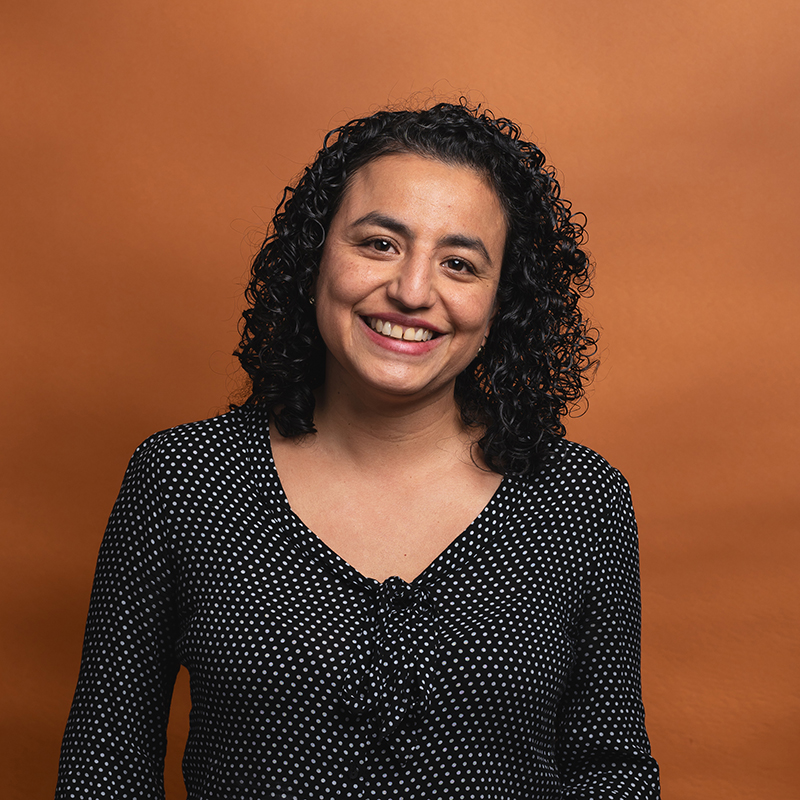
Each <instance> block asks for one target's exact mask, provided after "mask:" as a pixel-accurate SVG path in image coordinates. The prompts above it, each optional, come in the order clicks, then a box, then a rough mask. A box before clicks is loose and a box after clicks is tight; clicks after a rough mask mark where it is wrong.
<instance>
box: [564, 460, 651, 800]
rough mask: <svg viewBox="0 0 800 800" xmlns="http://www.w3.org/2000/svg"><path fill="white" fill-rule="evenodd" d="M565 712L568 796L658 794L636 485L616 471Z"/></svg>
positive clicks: (608, 799) (642, 799)
mask: <svg viewBox="0 0 800 800" xmlns="http://www.w3.org/2000/svg"><path fill="white" fill-rule="evenodd" d="M599 516H600V517H601V529H600V531H599V541H598V544H597V548H596V553H595V562H594V567H593V569H592V570H591V573H590V577H589V579H588V585H587V590H586V600H585V604H584V607H583V614H582V617H581V624H580V627H579V630H578V636H577V643H576V647H577V653H576V662H575V666H574V669H573V671H572V674H571V679H570V683H569V685H568V688H567V692H566V693H565V695H564V697H563V699H562V703H561V707H560V713H559V725H558V758H559V767H560V772H561V774H562V776H563V782H564V795H563V796H564V798H572V800H578V799H579V798H580V800H617V798H625V799H626V800H658V798H659V796H660V791H659V775H658V765H657V764H656V762H655V760H654V759H653V758H652V756H651V755H650V744H649V741H648V738H647V733H646V731H645V726H644V708H643V706H642V697H641V670H640V635H641V632H640V631H641V601H640V594H639V551H638V539H637V530H636V520H635V519H634V515H633V507H632V504H631V498H630V491H629V489H628V484H627V483H626V481H625V479H624V478H623V477H622V475H621V474H620V473H619V472H617V471H616V470H613V473H612V480H611V482H610V486H609V488H608V489H607V499H606V500H605V501H604V502H603V509H602V511H601V513H599Z"/></svg>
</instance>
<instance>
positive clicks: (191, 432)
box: [131, 408, 269, 478]
mask: <svg viewBox="0 0 800 800" xmlns="http://www.w3.org/2000/svg"><path fill="white" fill-rule="evenodd" d="M255 452H260V453H268V452H269V427H268V421H267V417H266V414H265V413H264V412H262V411H261V410H259V409H255V408H237V409H234V410H232V411H229V412H227V413H225V414H221V415H219V416H217V417H212V418H210V419H204V420H199V421H197V422H189V423H185V424H183V425H178V426H176V427H174V428H167V429H166V430H163V431H159V432H158V433H154V434H153V435H152V436H150V437H148V438H147V439H146V440H145V441H144V442H142V444H141V445H139V447H138V448H137V449H136V451H135V452H134V454H133V458H132V459H131V465H132V467H135V466H137V465H143V466H146V468H147V470H148V471H149V472H151V474H160V475H161V476H162V477H165V478H166V477H168V476H175V475H180V476H182V477H184V478H185V477H187V476H190V475H192V474H195V475H199V474H205V475H208V474H209V472H210V471H213V472H219V471H220V470H222V469H223V468H224V467H225V465H227V464H231V463H235V464H240V465H241V464H244V463H246V462H247V461H249V460H250V456H251V454H252V453H255Z"/></svg>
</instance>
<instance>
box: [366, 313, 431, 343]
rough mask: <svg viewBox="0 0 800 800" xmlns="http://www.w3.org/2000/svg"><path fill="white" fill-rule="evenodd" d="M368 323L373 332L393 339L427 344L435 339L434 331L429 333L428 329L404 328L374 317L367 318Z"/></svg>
mask: <svg viewBox="0 0 800 800" xmlns="http://www.w3.org/2000/svg"><path fill="white" fill-rule="evenodd" d="M367 322H368V323H369V326H370V328H372V330H374V331H377V332H378V333H380V334H381V335H382V336H389V337H391V338H392V339H403V340H404V341H406V342H427V341H428V340H430V339H432V338H433V331H429V330H428V329H427V328H404V327H403V326H402V325H392V323H391V322H384V321H383V320H380V319H375V318H374V317H367Z"/></svg>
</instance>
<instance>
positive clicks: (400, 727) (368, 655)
mask: <svg viewBox="0 0 800 800" xmlns="http://www.w3.org/2000/svg"><path fill="white" fill-rule="evenodd" d="M374 609H375V614H374V617H373V626H372V629H371V630H367V631H366V632H365V635H366V641H365V643H364V647H360V648H357V650H356V652H357V654H358V655H357V656H356V659H355V661H354V662H353V664H352V665H351V667H350V670H349V673H348V674H347V676H346V678H345V683H344V687H343V690H342V699H343V700H344V702H345V704H346V705H347V707H348V708H349V709H350V710H351V711H352V712H354V713H356V714H359V715H361V714H364V715H368V716H369V717H371V718H372V719H373V721H374V724H375V729H376V733H377V736H378V739H379V741H385V742H386V744H387V745H388V747H389V748H390V749H391V750H392V752H393V753H394V755H396V756H397V757H398V758H400V759H401V760H406V759H408V758H410V757H411V756H412V755H413V753H414V751H416V750H417V749H419V744H418V742H417V737H416V728H417V726H416V722H417V720H418V719H419V718H420V717H421V716H422V715H423V714H424V713H425V711H426V710H427V708H428V705H429V702H430V694H431V674H432V668H431V667H432V661H433V655H434V647H435V642H436V633H435V627H436V620H435V613H434V608H433V604H432V602H431V598H430V595H429V592H428V590H427V589H425V588H424V587H422V586H415V585H414V584H409V583H406V582H405V581H404V580H403V579H402V578H398V577H392V578H388V579H387V580H385V581H384V582H383V583H381V584H379V585H378V587H377V591H376V596H375V605H374Z"/></svg>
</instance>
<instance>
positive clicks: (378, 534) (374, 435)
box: [58, 103, 658, 800]
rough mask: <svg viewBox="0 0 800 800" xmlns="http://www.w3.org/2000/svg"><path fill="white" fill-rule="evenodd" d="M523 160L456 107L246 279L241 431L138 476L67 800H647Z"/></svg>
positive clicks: (107, 565) (311, 188)
mask: <svg viewBox="0 0 800 800" xmlns="http://www.w3.org/2000/svg"><path fill="white" fill-rule="evenodd" d="M582 235H583V230H582V227H581V226H580V225H579V224H577V223H576V222H575V221H574V220H573V219H572V217H571V215H570V211H569V205H568V204H567V203H566V202H564V201H562V200H560V199H559V186H558V184H557V182H556V181H555V179H554V177H553V172H552V170H551V169H550V168H549V167H546V166H545V164H544V158H543V156H542V154H541V153H540V151H539V150H538V149H537V148H536V147H535V146H534V145H532V144H530V143H528V142H525V141H524V140H522V139H521V137H520V132H519V129H518V128H517V127H516V126H515V125H513V124H512V123H510V122H509V121H508V120H504V119H493V118H492V117H491V116H490V115H489V114H487V113H486V112H483V113H481V112H479V111H477V110H475V109H470V108H468V107H467V106H466V105H465V104H463V103H462V104H460V105H450V104H441V105H437V106H435V107H434V108H431V109H428V110H424V111H399V112H380V113H377V114H375V115H373V116H371V117H368V118H366V119H360V120H355V121H353V122H350V123H349V124H347V125H345V126H343V127H342V128H340V129H338V130H336V131H334V132H332V133H331V134H329V135H328V137H327V138H326V140H325V144H324V147H323V149H322V150H321V151H320V153H319V154H318V155H317V158H316V160H315V161H314V163H313V164H312V165H311V166H310V167H308V168H307V169H306V170H305V172H304V173H303V175H302V176H301V178H300V180H299V182H298V184H297V186H296V187H295V188H294V189H289V190H287V192H286V194H285V195H284V200H283V201H282V203H281V205H280V207H279V209H278V212H277V214H276V216H275V219H274V220H273V226H272V230H271V231H270V233H269V235H268V237H267V239H266V241H265V243H264V245H263V247H262V249H261V251H260V252H259V253H258V255H257V256H256V258H255V260H254V263H253V274H252V280H251V282H250V285H249V287H248V290H247V296H248V299H249V301H250V302H251V304H252V307H251V308H250V309H249V310H248V311H246V312H245V315H244V326H243V336H242V341H241V345H240V348H239V350H238V351H237V355H238V356H239V358H240V360H241V363H242V365H243V367H244V369H245V370H246V371H247V373H248V375H249V376H250V378H251V379H252V392H251V394H250V396H249V398H248V400H247V401H246V402H245V403H244V404H243V405H242V406H240V407H234V408H233V409H232V410H231V411H230V412H229V413H228V414H225V415H223V416H221V417H219V418H217V419H213V420H206V421H204V422H199V423H193V424H191V425H185V426H181V427H179V428H176V429H174V430H170V431H164V432H162V433H159V434H156V435H155V436H154V437H152V438H151V439H149V440H148V441H147V442H145V443H144V444H143V445H142V446H141V447H140V448H139V449H138V450H137V452H136V454H135V456H134V458H133V460H132V462H131V465H130V467H129V470H128V473H127V475H126V478H125V482H124V484H123V487H122V490H121V494H120V497H119V499H118V501H117V504H116V505H115V508H114V511H113V513H112V516H111V519H110V522H109V528H108V531H107V533H106V537H105V539H104V542H103V546H102V549H101V553H100V559H99V563H98V571H97V575H96V578H95V588H94V591H93V596H92V603H91V608H90V612H89V622H88V628H87V637H86V643H85V650H84V658H83V663H82V667H81V675H80V679H79V684H78V690H77V693H76V697H75V701H74V704H73V708H72V712H71V715H70V720H69V723H68V725H67V732H66V736H65V742H64V747H63V753H62V762H61V773H60V781H59V789H58V797H60V798H67V797H86V798H88V797H92V798H94V797H136V798H150V797H159V796H161V795H162V792H163V788H162V772H163V758H164V751H165V726H166V719H167V714H168V709H169V701H170V695H171V691H172V685H173V681H174V677H175V674H176V671H177V669H178V667H179V664H184V665H185V666H186V667H187V668H188V670H189V673H190V676H191V691H192V714H191V732H190V736H189V743H188V745H187V749H186V754H185V757H184V777H185V780H186V784H187V790H188V794H189V797H190V798H198V799H199V798H231V799H232V798H328V797H376V798H377V797H393V798H404V799H408V798H425V800H434V799H435V800H439V799H440V798H459V800H467V798H486V799H487V800H488V799H489V798H492V799H493V800H512V798H527V799H530V798H537V800H546V799H549V798H562V797H564V798H566V797H570V798H578V797H580V798H587V797H592V798H601V797H602V798H611V797H625V798H654V797H657V796H658V777H657V768H656V766H655V762H654V761H653V760H652V759H651V757H650V755H649V748H648V742H647V736H646V733H645V730H644V715H643V710H642V706H641V698H640V686H639V596H638V567H637V550H636V531H635V523H634V520H633V516H632V509H631V504H630V498H629V494H628V489H627V484H626V483H625V481H624V479H623V478H622V477H621V476H620V474H619V473H618V472H617V471H616V470H614V469H613V468H611V467H610V466H609V465H608V464H607V463H606V462H605V461H604V460H603V459H602V458H600V457H599V456H597V455H596V454H594V453H592V452H591V451H589V450H588V449H586V448H584V447H581V446H579V445H575V444H571V443H569V442H566V441H565V440H564V438H563V436H564V427H563V425H562V423H561V417H562V415H563V414H564V413H565V412H566V410H567V409H568V407H569V406H570V404H571V403H573V402H574V401H576V400H577V399H578V398H580V396H581V394H582V388H583V380H584V377H585V375H586V373H587V370H589V368H590V367H591V366H592V356H593V353H594V340H593V338H592V336H591V331H590V330H589V329H588V327H587V325H586V323H585V321H584V320H583V318H582V316H581V312H580V310H579V308H578V304H577V301H578V298H579V295H580V293H581V292H585V291H587V290H588V286H589V268H590V265H589V261H588V259H587V257H586V255H585V254H584V252H582V250H581V248H580V244H581V241H582Z"/></svg>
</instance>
